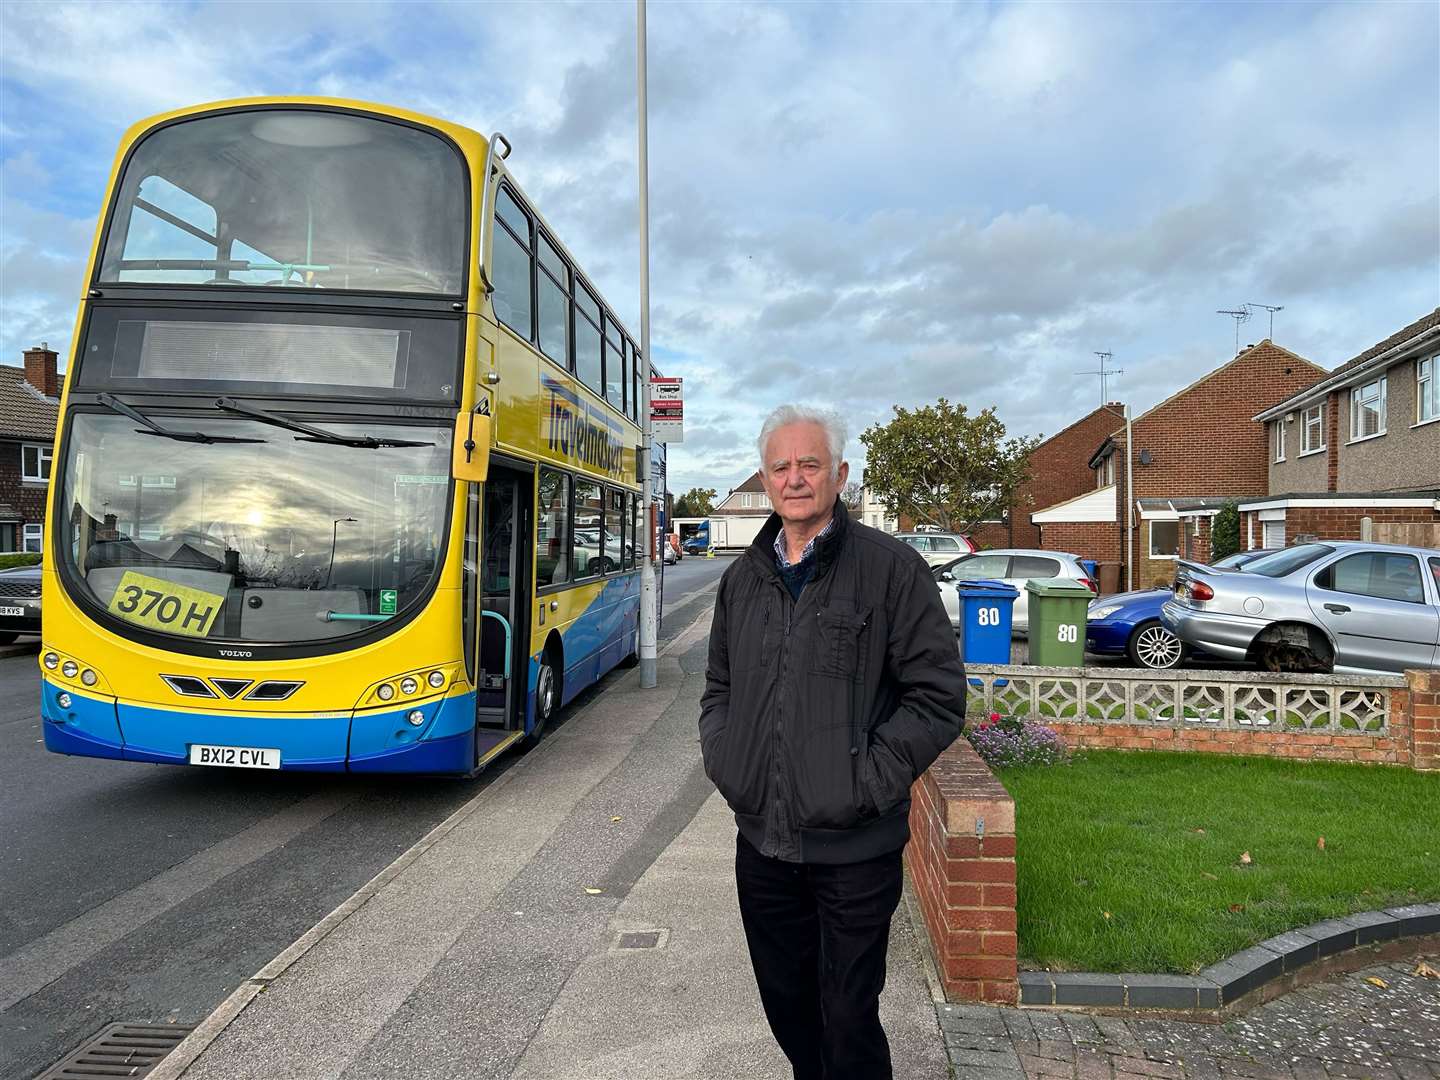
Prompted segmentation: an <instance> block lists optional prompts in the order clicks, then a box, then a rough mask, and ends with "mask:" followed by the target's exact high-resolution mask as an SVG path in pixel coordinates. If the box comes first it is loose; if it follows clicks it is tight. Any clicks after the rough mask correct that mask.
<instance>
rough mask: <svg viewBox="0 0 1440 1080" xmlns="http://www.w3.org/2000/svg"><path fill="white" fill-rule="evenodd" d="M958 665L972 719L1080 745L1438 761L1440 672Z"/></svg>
mask: <svg viewBox="0 0 1440 1080" xmlns="http://www.w3.org/2000/svg"><path fill="white" fill-rule="evenodd" d="M967 674H968V675H969V679H970V700H969V702H968V713H969V715H970V716H971V717H975V716H983V715H986V714H989V713H992V712H998V713H1001V714H1004V715H1008V716H1017V717H1024V718H1026V719H1030V720H1035V721H1037V722H1039V723H1043V724H1047V725H1050V726H1052V727H1054V728H1055V729H1056V730H1058V731H1059V732H1060V733H1061V734H1062V735H1064V736H1065V738H1066V739H1067V740H1069V741H1070V742H1071V743H1072V744H1074V745H1079V746H1093V747H1121V748H1128V749H1173V750H1210V751H1218V752H1229V753H1246V754H1269V755H1276V756H1283V757H1299V758H1329V759H1335V760H1346V761H1369V762H1387V763H1393V764H1404V765H1413V766H1414V767H1416V768H1434V767H1436V763H1435V754H1434V751H1433V746H1434V743H1433V741H1432V740H1433V735H1434V731H1435V720H1434V718H1433V717H1432V716H1430V715H1429V714H1430V713H1431V712H1432V711H1433V709H1434V706H1433V705H1431V704H1429V702H1430V701H1433V700H1437V694H1440V672H1419V671H1413V672H1409V673H1407V675H1405V676H1398V675H1397V676H1386V675H1376V676H1361V675H1291V674H1284V675H1279V674H1270V673H1267V672H1258V671H1192V670H1176V671H1150V670H1147V669H1143V668H1111V667H1086V668H1047V667H1028V666H1023V667H1022V666H1010V665H981V664H974V665H970V666H969V668H968V669H967ZM1417 737H1418V740H1419V741H1418V743H1417V741H1416V740H1417Z"/></svg>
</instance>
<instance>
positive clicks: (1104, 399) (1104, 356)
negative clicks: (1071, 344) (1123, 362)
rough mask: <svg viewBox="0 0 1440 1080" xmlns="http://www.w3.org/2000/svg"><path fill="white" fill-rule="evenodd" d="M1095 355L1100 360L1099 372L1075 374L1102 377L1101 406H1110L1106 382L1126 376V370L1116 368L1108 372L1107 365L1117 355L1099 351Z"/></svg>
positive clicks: (1079, 372)
mask: <svg viewBox="0 0 1440 1080" xmlns="http://www.w3.org/2000/svg"><path fill="white" fill-rule="evenodd" d="M1095 355H1096V356H1098V357H1099V358H1100V370H1099V371H1077V372H1075V374H1076V375H1099V376H1100V404H1101V405H1108V404H1110V395H1109V393H1108V392H1107V390H1106V380H1107V379H1110V378H1112V377H1114V376H1116V375H1124V374H1125V369H1124V368H1114V369H1112V370H1109V371H1107V370H1106V369H1105V365H1106V364H1107V363H1108V362H1109V361H1110V360H1112V359H1114V357H1115V354H1114V353H1112V352H1099V351H1097V352H1096V353H1095Z"/></svg>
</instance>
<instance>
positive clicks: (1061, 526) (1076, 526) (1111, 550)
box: [1038, 521, 1124, 562]
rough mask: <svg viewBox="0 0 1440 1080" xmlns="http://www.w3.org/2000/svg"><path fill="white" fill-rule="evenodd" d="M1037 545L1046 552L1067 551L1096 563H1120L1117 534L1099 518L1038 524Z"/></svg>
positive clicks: (1118, 535) (1120, 555) (1111, 526)
mask: <svg viewBox="0 0 1440 1080" xmlns="http://www.w3.org/2000/svg"><path fill="white" fill-rule="evenodd" d="M1038 528H1039V531H1040V542H1039V544H1038V546H1039V547H1043V548H1047V549H1049V550H1050V551H1068V552H1070V553H1071V554H1074V555H1079V556H1080V557H1081V558H1082V559H1094V560H1095V561H1096V562H1121V561H1123V557H1124V556H1123V553H1122V552H1121V550H1120V534H1119V532H1117V531H1116V529H1115V526H1114V525H1113V524H1110V523H1108V522H1103V521H1056V522H1052V523H1051V524H1049V525H1041V526H1038Z"/></svg>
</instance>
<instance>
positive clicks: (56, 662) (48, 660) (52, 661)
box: [45, 652, 60, 671]
mask: <svg viewBox="0 0 1440 1080" xmlns="http://www.w3.org/2000/svg"><path fill="white" fill-rule="evenodd" d="M45 666H46V667H47V668H49V669H50V670H51V671H54V670H55V669H56V668H57V667H59V666H60V657H58V656H56V655H55V654H54V653H53V652H47V653H46V654H45Z"/></svg>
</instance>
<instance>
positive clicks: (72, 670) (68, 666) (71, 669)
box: [60, 660, 80, 679]
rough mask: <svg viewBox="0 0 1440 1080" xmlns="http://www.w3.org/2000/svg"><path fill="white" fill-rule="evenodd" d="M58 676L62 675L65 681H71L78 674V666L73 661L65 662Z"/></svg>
mask: <svg viewBox="0 0 1440 1080" xmlns="http://www.w3.org/2000/svg"><path fill="white" fill-rule="evenodd" d="M60 674H61V675H64V676H65V677H66V678H67V679H73V678H74V677H75V676H76V675H79V674H80V665H79V664H77V663H75V661H74V660H66V661H65V664H64V666H63V667H61V669H60Z"/></svg>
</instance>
